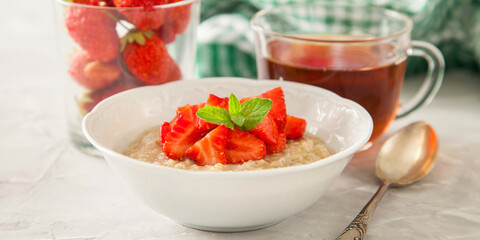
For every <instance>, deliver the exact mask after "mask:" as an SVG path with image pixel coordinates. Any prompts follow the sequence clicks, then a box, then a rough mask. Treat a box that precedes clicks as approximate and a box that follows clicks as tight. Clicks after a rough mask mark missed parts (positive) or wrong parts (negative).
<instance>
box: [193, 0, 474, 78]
mask: <svg viewBox="0 0 480 240" xmlns="http://www.w3.org/2000/svg"><path fill="white" fill-rule="evenodd" d="M300 2H317V1H315V0H202V3H201V4H202V5H201V23H200V26H199V29H198V35H197V36H198V53H197V73H196V75H197V76H198V77H214V76H237V77H247V78H256V77H257V71H256V63H255V49H254V45H253V31H252V29H251V27H250V19H251V17H252V16H253V15H254V14H255V13H256V12H257V11H259V10H261V9H264V8H266V7H270V6H277V5H280V4H289V3H300ZM331 2H333V0H331ZM342 2H353V3H365V4H368V5H375V6H382V7H386V8H389V9H393V10H396V11H399V12H402V13H404V14H406V15H408V16H409V17H410V18H412V20H413V21H414V29H413V31H412V38H413V39H416V40H425V41H428V42H431V43H433V44H435V45H436V46H437V47H439V48H440V50H441V51H442V52H443V54H444V56H445V59H446V65H447V69H449V68H460V67H461V68H468V69H472V70H475V71H479V70H480V1H479V0H456V1H454V0H405V1H398V0H363V1H359V0H356V1H355V0H350V1H342ZM425 66H426V64H425V63H424V62H423V60H420V59H415V58H410V59H409V65H408V68H407V70H408V73H412V72H417V71H421V70H423V69H424V68H425Z"/></svg>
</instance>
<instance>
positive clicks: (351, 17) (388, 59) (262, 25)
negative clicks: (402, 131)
mask: <svg viewBox="0 0 480 240" xmlns="http://www.w3.org/2000/svg"><path fill="white" fill-rule="evenodd" d="M251 24H252V27H253V29H254V32H255V47H256V57H257V70H258V78H259V79H280V80H287V81H295V82H301V83H306V84H311V85H315V86H318V87H322V88H325V89H328V90H331V91H333V92H335V93H337V94H338V95H340V96H342V97H345V98H348V99H351V100H353V101H355V102H357V103H359V104H360V105H362V106H363V107H364V108H365V109H366V110H367V111H368V112H369V113H370V115H371V116H372V119H373V123H374V130H373V133H372V137H371V138H370V143H371V142H373V141H374V140H375V139H377V138H378V137H379V136H381V135H382V134H383V133H384V132H385V131H386V130H387V129H388V127H389V125H390V124H391V123H392V122H393V120H394V119H395V118H399V117H403V116H405V115H407V114H409V113H411V112H412V111H415V110H416V109H418V108H419V107H420V106H422V105H425V104H428V103H429V102H430V101H431V100H432V99H433V97H434V96H435V95H436V93H437V92H438V90H439V88H440V86H441V83H442V81H443V74H444V69H445V67H444V66H445V63H444V58H443V55H442V53H441V52H440V51H439V50H438V49H437V48H436V47H435V46H434V45H432V44H430V43H427V42H422V41H412V40H411V36H410V33H411V30H412V27H413V23H412V21H411V20H410V19H409V18H408V17H407V16H405V15H403V14H401V13H398V12H395V11H392V10H388V9H383V8H379V7H372V6H364V5H349V4H336V3H300V4H292V5H282V6H278V7H273V8H268V9H265V10H262V11H259V12H258V13H257V14H256V15H255V16H254V17H253V18H252V21H251ZM408 56H421V57H423V58H425V59H426V60H427V63H428V72H427V77H426V79H425V81H424V83H423V85H422V86H421V87H420V89H419V90H418V92H417V93H416V95H414V96H413V97H412V98H411V99H410V100H409V102H407V103H402V104H400V102H399V99H400V92H401V89H402V85H403V81H404V75H405V69H406V65H407V57H408Z"/></svg>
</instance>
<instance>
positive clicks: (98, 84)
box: [55, 0, 200, 155]
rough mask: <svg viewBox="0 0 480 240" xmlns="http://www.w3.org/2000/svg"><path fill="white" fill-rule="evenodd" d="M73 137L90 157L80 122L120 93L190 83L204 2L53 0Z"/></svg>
mask: <svg viewBox="0 0 480 240" xmlns="http://www.w3.org/2000/svg"><path fill="white" fill-rule="evenodd" d="M55 1H56V5H55V7H56V15H57V16H56V20H57V21H56V22H57V35H58V40H59V41H58V43H59V50H60V62H61V63H62V65H63V66H62V68H59V69H60V71H59V72H60V73H61V77H62V79H64V85H65V91H64V94H65V97H66V105H67V121H68V126H69V134H70V137H71V139H72V141H73V143H74V144H75V145H76V146H77V147H78V148H80V149H81V150H83V151H84V152H86V153H90V154H93V155H98V154H97V152H96V150H95V149H94V148H93V147H92V146H91V145H90V144H89V143H88V141H87V140H86V139H85V138H84V136H83V133H82V131H81V120H82V118H83V116H84V115H85V114H87V113H88V112H89V111H91V110H92V109H93V108H94V107H95V106H96V105H97V104H98V103H99V102H101V101H102V100H103V99H105V98H108V97H110V96H112V95H114V94H117V93H120V92H122V91H125V90H128V89H131V88H135V87H140V86H145V85H158V84H165V83H168V82H172V81H177V80H182V79H192V78H193V76H194V64H195V54H196V29H197V25H198V22H199V11H200V0H55Z"/></svg>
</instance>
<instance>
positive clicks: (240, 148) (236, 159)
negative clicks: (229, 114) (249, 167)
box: [225, 129, 267, 164]
mask: <svg viewBox="0 0 480 240" xmlns="http://www.w3.org/2000/svg"><path fill="white" fill-rule="evenodd" d="M225 154H226V156H227V163H231V164H239V163H243V162H246V161H249V160H260V159H262V158H264V157H265V155H266V154H267V151H266V146H265V143H264V142H263V141H262V140H260V139H259V138H257V137H255V135H253V134H250V133H248V132H244V131H241V130H238V129H235V130H230V129H228V134H227V145H226V151H225Z"/></svg>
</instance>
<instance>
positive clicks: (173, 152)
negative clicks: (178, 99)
mask: <svg viewBox="0 0 480 240" xmlns="http://www.w3.org/2000/svg"><path fill="white" fill-rule="evenodd" d="M193 112H194V109H192V106H190V105H187V106H186V107H185V108H184V109H183V111H181V113H180V115H178V116H177V117H176V119H175V120H174V122H173V123H172V125H171V130H170V132H169V133H168V134H167V135H166V136H165V139H164V143H163V145H162V147H163V152H164V153H165V155H166V156H167V157H169V158H171V159H175V160H180V159H182V158H183V157H184V156H185V151H187V149H188V148H190V147H191V146H192V145H193V144H195V143H196V142H197V141H198V140H199V139H200V138H201V136H200V134H199V133H198V132H197V131H196V129H195V122H194V119H195V115H194V113H193Z"/></svg>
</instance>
